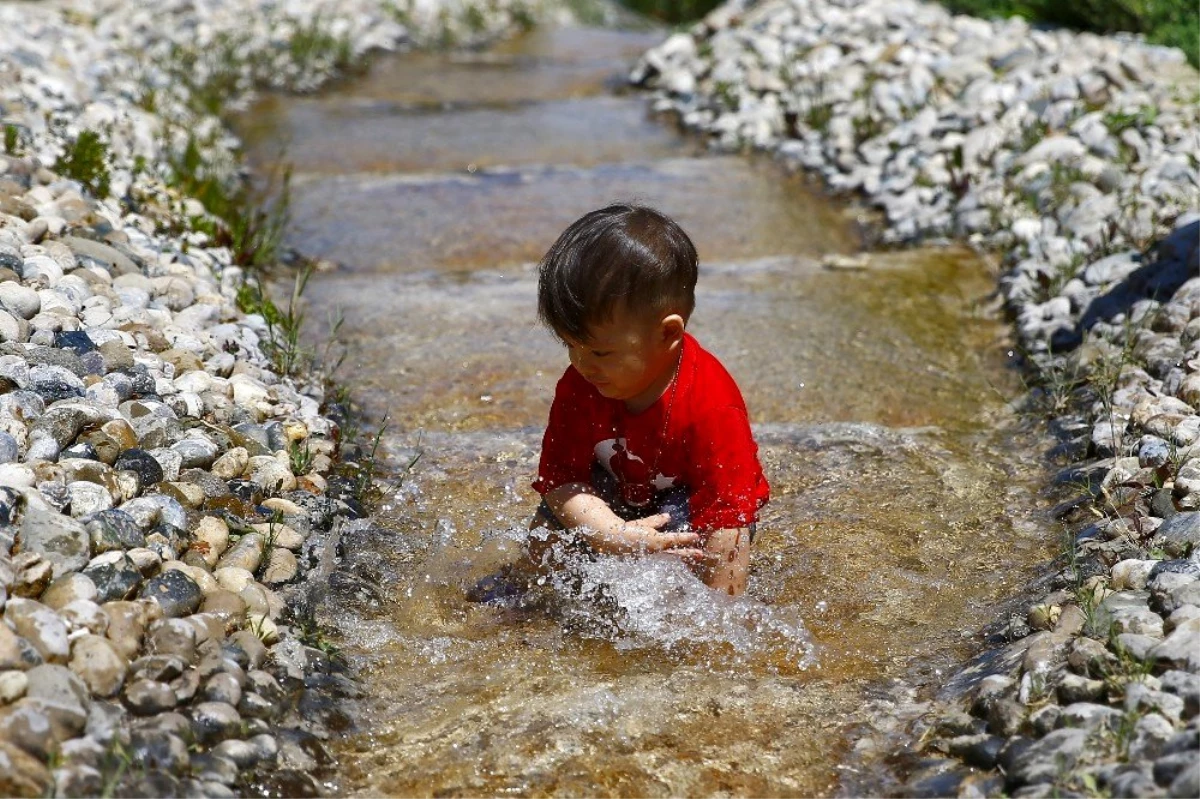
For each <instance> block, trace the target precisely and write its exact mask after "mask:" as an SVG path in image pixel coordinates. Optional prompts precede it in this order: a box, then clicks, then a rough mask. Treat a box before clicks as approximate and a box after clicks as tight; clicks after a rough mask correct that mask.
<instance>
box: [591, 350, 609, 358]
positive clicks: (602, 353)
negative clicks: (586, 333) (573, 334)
mask: <svg viewBox="0 0 1200 799" xmlns="http://www.w3.org/2000/svg"><path fill="white" fill-rule="evenodd" d="M592 355H595V356H596V357H597V358H604V357H607V356H609V355H612V350H592Z"/></svg>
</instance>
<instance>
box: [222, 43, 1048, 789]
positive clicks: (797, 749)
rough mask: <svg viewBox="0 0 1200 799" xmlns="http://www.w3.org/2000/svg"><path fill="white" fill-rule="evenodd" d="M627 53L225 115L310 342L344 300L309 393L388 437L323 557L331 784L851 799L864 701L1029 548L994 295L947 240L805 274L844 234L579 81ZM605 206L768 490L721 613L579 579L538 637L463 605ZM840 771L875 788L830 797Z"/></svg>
mask: <svg viewBox="0 0 1200 799" xmlns="http://www.w3.org/2000/svg"><path fill="white" fill-rule="evenodd" d="M654 39H655V37H654V36H653V35H647V34H643V33H623V32H620V31H611V30H610V31H598V30H593V29H578V28H575V29H572V28H565V29H552V30H543V31H539V32H537V33H534V34H530V35H529V36H526V37H523V38H521V39H519V40H517V41H514V42H510V43H506V44H505V45H503V46H501V47H499V48H498V49H497V50H495V51H493V52H490V53H488V54H485V55H481V56H473V57H470V58H461V57H457V56H453V55H446V54H443V55H428V54H425V55H408V56H395V57H387V58H382V59H380V60H379V61H377V62H376V63H375V64H374V65H373V67H372V68H371V70H370V73H369V74H368V75H366V76H365V77H364V78H363V79H362V80H360V81H358V82H352V83H348V84H345V85H343V86H341V87H339V88H338V90H337V92H336V93H335V94H331V95H329V96H323V97H315V98H267V99H265V100H264V101H263V103H262V104H261V105H260V106H259V107H257V108H256V109H253V110H251V111H250V112H249V114H248V115H247V116H246V117H245V118H244V119H243V120H242V122H241V126H242V130H243V132H244V133H245V134H246V136H247V140H248V142H249V143H250V145H251V147H252V152H251V155H252V158H257V159H258V161H259V163H262V162H263V160H264V159H265V158H266V156H263V155H259V154H261V153H267V152H270V151H271V150H272V148H274V147H275V146H276V144H277V143H278V142H280V141H289V142H291V145H290V148H291V149H290V152H291V155H292V158H293V160H294V162H295V166H296V176H297V178H296V204H295V222H294V225H293V228H292V230H291V232H290V234H289V235H290V237H291V241H290V243H291V244H292V245H293V246H296V247H297V248H299V249H300V250H302V251H304V252H306V253H307V254H310V255H317V256H322V257H325V258H329V259H332V260H335V261H337V262H338V263H340V264H341V265H342V266H341V268H340V269H338V270H336V271H333V272H331V273H328V274H322V275H319V276H317V277H314V278H313V281H312V283H311V284H310V288H309V291H310V299H311V302H312V305H313V308H312V309H311V313H310V316H311V317H313V318H321V317H323V316H324V315H325V313H326V312H330V311H333V310H334V309H336V308H341V309H342V311H343V313H344V314H345V323H344V325H343V326H342V328H341V331H340V335H341V337H342V339H343V341H344V342H345V344H346V345H347V346H349V347H350V351H351V356H350V358H348V360H347V362H346V367H345V371H344V372H343V375H342V379H343V380H345V381H346V382H347V383H348V384H349V385H350V386H351V387H352V388H353V390H354V394H355V396H356V398H357V399H358V400H359V401H360V403H361V405H362V407H363V409H364V412H365V414H366V416H367V417H368V419H373V420H376V421H378V420H379V419H380V418H382V416H383V415H384V414H385V413H389V414H390V418H391V419H392V426H390V427H389V429H388V432H387V434H386V436H385V437H384V440H383V444H384V450H385V452H386V456H387V458H388V460H389V462H390V463H391V464H392V465H393V466H394V467H395V469H396V470H397V471H395V473H394V474H395V476H394V479H393V480H392V481H391V482H390V484H389V486H390V487H389V491H388V493H387V496H386V498H385V500H384V502H383V504H382V506H381V508H380V509H379V511H378V513H377V514H376V515H375V516H374V517H373V518H372V519H370V520H366V521H364V522H360V523H357V524H356V525H354V526H352V527H351V528H349V529H347V530H346V531H345V533H344V535H343V539H342V546H341V551H342V553H343V555H344V559H343V562H342V564H341V566H340V568H339V570H338V572H337V573H336V574H335V575H334V577H333V579H332V580H331V584H330V589H329V592H328V595H327V597H326V601H325V602H324V604H323V606H322V608H321V616H322V618H323V620H324V621H325V622H326V623H327V624H328V625H329V626H330V627H331V628H332V629H333V630H336V631H338V632H339V634H340V638H341V640H340V641H339V644H340V646H341V647H342V648H343V650H344V651H345V652H346V653H347V655H348V657H349V659H350V662H351V663H352V665H353V666H354V667H355V668H356V669H357V671H358V673H359V674H360V675H361V677H362V679H363V681H364V685H365V689H366V697H365V698H364V699H361V700H357V701H356V703H355V706H354V707H353V708H352V710H353V714H354V716H355V718H356V719H357V724H356V726H355V728H354V730H353V731H352V732H350V733H348V734H347V735H345V736H344V737H343V738H342V739H341V740H339V741H338V742H337V745H336V748H337V753H338V756H339V760H340V763H341V772H340V775H339V779H340V784H339V787H340V790H341V791H342V792H344V793H348V794H355V795H378V794H391V795H405V796H407V795H501V794H512V795H522V796H524V795H530V796H542V795H562V794H568V795H638V796H659V795H661V796H679V795H689V796H699V795H714V794H716V795H739V796H762V795H772V796H784V795H793V796H811V795H829V794H834V793H837V792H838V791H839V790H842V791H845V790H847V788H845V786H846V785H847V784H853V785H859V786H861V785H884V784H886V783H887V780H886V777H885V776H883V775H882V770H883V769H884V766H883V765H882V764H872V763H871V762H870V761H869V758H867V759H864V757H863V752H864V751H866V749H868V748H869V747H867V746H866V744H864V740H866V738H865V737H864V736H866V737H869V736H871V735H873V734H876V733H877V734H879V735H888V734H891V733H893V732H895V730H894V726H895V725H894V723H893V722H892V721H890V720H889V719H888V718H886V717H883V716H879V715H876V714H875V713H874V711H873V710H872V708H878V707H881V706H882V705H880V704H879V703H877V702H874V701H873V700H874V698H877V697H879V696H899V695H901V694H906V693H907V694H911V693H912V692H914V691H919V690H922V689H927V688H930V687H932V686H935V685H936V684H937V683H938V682H939V681H940V678H941V677H940V675H941V674H942V673H943V671H944V670H945V669H947V668H949V667H950V666H951V665H952V664H954V663H956V662H958V661H959V660H961V659H963V658H965V657H967V656H968V655H970V654H971V653H972V652H973V651H974V650H975V649H976V648H977V647H978V645H979V639H978V630H980V629H981V628H982V627H983V625H984V624H985V623H987V622H988V621H989V616H990V613H991V612H993V611H992V608H994V606H995V603H996V602H997V601H998V600H999V599H1001V598H1003V597H1005V596H1007V595H1009V594H1011V593H1013V592H1014V591H1016V590H1017V588H1018V587H1019V584H1018V580H1019V579H1020V575H1021V574H1023V573H1027V570H1028V568H1029V565H1030V564H1032V563H1035V562H1037V561H1039V560H1040V559H1042V558H1043V557H1044V556H1045V555H1046V554H1047V552H1046V545H1045V543H1044V542H1043V540H1042V535H1041V531H1040V529H1039V527H1038V524H1037V523H1036V518H1034V517H1033V516H1031V515H1030V511H1029V510H1028V509H1030V508H1033V507H1034V506H1035V505H1036V499H1035V496H1034V493H1035V491H1036V486H1037V485H1039V482H1040V481H1039V475H1038V474H1035V473H1033V472H1035V471H1036V469H1034V468H1031V467H1030V466H1029V464H1031V463H1036V462H1037V456H1036V454H1035V446H1036V442H1030V441H1027V440H1026V439H1025V438H1024V437H1023V435H1022V434H1021V433H1020V432H1019V429H1018V425H1017V424H1016V423H1015V420H1014V419H1013V418H1012V417H1011V415H1010V412H1009V409H1008V405H1007V403H1006V398H1009V397H1012V396H1014V395H1015V393H1016V392H1017V391H1018V390H1019V387H1018V386H1017V385H1015V384H1014V378H1013V376H1012V375H1011V374H1010V373H1009V372H1008V371H1007V370H1006V368H1005V360H1004V357H1003V348H1004V336H1005V327H1004V325H1003V324H1002V323H1001V322H1000V321H998V320H996V319H994V318H993V317H992V315H990V314H988V313H987V312H985V311H984V310H982V308H983V307H984V305H983V303H984V298H985V297H986V296H987V295H988V293H989V292H990V291H991V289H992V285H993V276H992V275H990V274H989V273H988V271H987V269H986V268H985V266H984V265H983V264H981V263H980V262H979V261H978V260H977V259H976V258H975V257H974V256H973V255H972V254H971V253H969V252H966V251H962V250H954V249H922V250H913V251H906V252H902V253H888V252H879V253H872V254H870V256H869V258H867V259H866V262H865V263H864V264H863V268H862V269H861V270H858V271H831V270H829V269H825V268H823V267H822V266H821V263H822V257H823V256H825V255H828V254H838V253H840V254H845V253H849V252H853V251H854V249H855V247H856V239H855V235H854V231H853V225H852V223H851V222H850V221H849V217H848V214H847V213H846V212H845V210H844V209H841V208H839V207H837V206H836V205H834V204H832V203H830V202H829V201H827V200H826V199H823V198H821V197H820V196H818V195H816V194H814V193H813V192H812V191H811V189H810V188H809V187H808V186H807V185H806V184H805V182H804V181H803V180H800V179H798V178H796V177H795V176H789V175H787V174H785V173H784V172H783V171H782V170H781V169H780V168H778V167H777V165H775V164H773V163H771V162H770V161H768V160H766V159H760V158H744V157H734V156H716V155H704V154H703V153H701V152H700V151H699V148H698V146H697V144H696V142H694V141H691V140H687V139H684V138H682V137H679V136H677V135H676V134H675V133H673V132H672V131H671V130H669V129H668V128H667V127H665V126H662V125H659V124H657V123H654V122H653V121H652V120H651V119H650V118H649V117H648V116H647V113H646V109H645V103H644V100H643V99H641V98H638V97H621V96H618V95H614V94H613V93H612V92H610V91H608V90H607V89H606V87H607V86H611V85H612V83H613V76H614V75H618V74H619V73H620V71H621V70H622V69H623V68H626V67H627V65H628V63H629V61H630V59H632V58H633V57H634V56H636V55H637V54H638V53H639V52H640V51H641V50H642V49H643V48H645V47H646V46H648V45H649V44H651V43H653V41H654ZM621 197H625V198H629V197H637V198H640V199H643V200H646V201H648V202H651V203H653V204H656V205H658V206H659V207H661V208H662V209H663V210H665V211H667V212H668V213H671V214H672V215H674V216H676V217H677V218H679V219H680V220H681V222H682V223H683V225H684V227H685V228H687V229H688V230H689V231H690V232H692V234H693V236H694V238H695V239H696V243H697V246H698V249H699V251H700V253H701V260H702V275H701V282H700V289H699V292H698V300H697V311H696V313H695V315H694V317H693V319H692V321H691V323H690V329H692V330H693V331H694V332H695V334H696V335H697V337H698V338H699V339H700V340H701V341H702V342H703V343H704V344H705V345H706V346H707V347H708V348H710V349H711V350H712V351H713V352H714V353H715V354H717V355H718V357H720V358H721V359H722V361H723V362H724V363H725V364H726V365H727V366H728V367H729V369H730V371H731V372H732V373H733V375H734V377H735V378H736V379H737V380H738V381H739V383H740V385H741V387H742V389H743V392H744V394H745V396H746V400H747V404H748V406H749V408H750V410H751V416H752V419H753V421H754V422H755V431H756V435H757V438H758V441H759V444H760V454H761V457H762V460H763V463H764V467H765V469H766V472H767V474H768V477H769V479H770V481H771V484H772V501H771V503H770V504H769V505H768V506H767V508H766V509H765V512H764V516H763V518H762V524H761V531H760V537H759V540H758V541H757V542H756V544H755V554H754V564H753V573H752V576H751V583H750V590H749V594H748V596H747V597H744V598H741V599H736V600H734V599H729V598H728V597H724V596H716V595H713V594H711V593H710V592H708V591H707V589H704V588H703V587H702V586H700V585H699V584H698V583H696V581H695V580H693V579H692V578H691V577H690V576H689V575H687V574H686V573H685V572H684V571H683V570H682V569H681V568H680V567H678V565H677V564H674V563H672V562H670V561H664V560H657V559H650V560H647V561H641V562H630V561H624V560H613V559H601V560H598V561H595V562H587V563H581V564H579V569H578V571H577V572H576V573H575V575H574V580H573V581H571V582H569V583H568V582H561V583H558V584H549V585H546V586H544V587H543V594H544V596H543V599H544V602H543V603H542V605H540V606H539V607H538V608H537V609H535V610H530V609H524V610H522V609H513V608H497V607H489V606H478V605H473V604H470V603H467V602H465V601H464V599H463V590H464V588H465V587H466V586H468V585H471V584H472V583H473V582H474V581H475V580H477V579H478V578H480V577H481V576H483V575H485V574H487V573H489V572H490V571H491V570H492V569H494V568H496V567H497V566H499V565H500V564H502V563H504V562H506V561H507V560H508V559H510V558H511V557H512V556H513V554H514V553H515V551H516V549H517V547H518V546H519V544H520V541H521V538H522V536H523V535H524V533H523V530H524V528H525V524H526V522H527V519H528V517H529V515H530V513H531V511H532V509H533V507H534V504H535V496H534V494H533V492H532V491H531V489H530V488H529V481H530V479H531V477H532V475H533V472H534V470H535V468H536V463H537V456H538V449H539V445H540V435H541V427H542V425H543V424H544V422H545V418H546V414H547V411H548V408H549V401H550V398H551V396H552V392H553V386H554V383H555V381H556V379H557V377H558V376H559V375H560V374H561V372H562V369H563V368H564V366H565V358H564V354H563V352H562V351H561V348H560V347H559V346H558V345H557V344H556V343H555V342H554V341H553V339H552V338H551V337H550V336H549V335H548V334H546V333H545V331H543V330H541V329H540V328H539V327H538V326H537V324H536V322H535V320H534V310H533V309H534V290H535V282H536V279H535V272H534V266H533V265H534V263H535V262H536V260H537V259H538V258H539V257H540V256H541V254H542V253H543V252H544V250H545V249H546V248H547V247H548V246H549V244H550V242H551V241H552V240H553V239H554V237H555V236H556V235H557V233H558V232H559V231H560V230H561V229H562V228H563V227H564V226H565V225H567V224H568V223H569V222H570V221H572V220H573V219H575V218H576V217H578V216H579V215H580V214H582V213H584V212H586V211H588V210H591V209H592V208H595V207H598V206H599V205H601V204H603V203H605V202H608V201H610V200H612V199H614V198H621ZM418 452H420V453H422V457H421V459H420V461H419V464H418V465H417V467H416V468H415V469H414V470H413V471H412V473H411V474H407V475H403V476H401V475H400V474H399V471H398V470H399V468H400V467H401V466H402V465H403V464H406V463H408V462H409V461H410V460H411V459H412V458H413V456H414V455H415V454H416V453H418ZM997 564H1003V566H1004V567H1003V568H997ZM580 591H582V593H583V597H582V598H581V596H580ZM597 596H599V597H600V598H599V599H596V597H597ZM852 754H854V755H855V759H854V760H853V763H854V764H855V765H853V766H852V765H848V764H849V763H851V755H852ZM864 767H865V768H868V769H870V768H878V769H880V776H877V777H872V776H870V775H866V776H863V775H862V774H857V775H855V776H854V777H853V779H847V777H848V774H849V770H851V769H856V770H858V769H862V768H864ZM839 786H841V787H839Z"/></svg>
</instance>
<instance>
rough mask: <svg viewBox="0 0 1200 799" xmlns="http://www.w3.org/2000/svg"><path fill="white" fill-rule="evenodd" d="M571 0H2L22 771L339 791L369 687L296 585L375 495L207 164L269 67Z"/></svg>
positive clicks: (8, 620)
mask: <svg viewBox="0 0 1200 799" xmlns="http://www.w3.org/2000/svg"><path fill="white" fill-rule="evenodd" d="M398 9H399V10H398ZM543 11H544V9H543V7H542V6H541V5H540V4H529V3H521V2H493V1H492V0H489V1H488V2H485V3H475V2H471V1H470V0H468V1H467V2H439V1H438V0H430V1H429V2H421V3H408V4H405V3H403V2H402V3H399V4H396V3H383V2H371V1H370V0H342V1H324V0H304V1H303V2H288V3H275V2H269V1H266V0H211V1H209V2H203V3H193V2H165V3H155V4H153V6H152V7H147V6H145V5H144V4H141V3H134V2H117V1H116V0H90V1H89V0H78V1H77V2H19V3H9V2H0V31H3V35H2V36H0V128H3V134H4V141H3V146H4V149H3V152H0V613H2V615H3V623H0V795H5V796H45V795H55V796H98V795H102V794H103V795H117V796H174V795H181V796H184V795H186V796H233V795H237V794H238V793H240V792H246V791H255V790H260V791H262V790H265V791H269V792H271V793H273V794H274V795H293V796H294V795H315V794H316V792H317V790H318V787H319V786H318V783H317V781H316V779H314V776H313V774H314V773H315V771H316V770H317V768H318V766H321V765H323V763H322V759H323V749H322V747H321V744H320V740H321V739H322V738H324V737H326V736H327V735H328V732H329V727H330V726H331V725H332V722H333V721H334V720H335V717H334V716H332V715H331V713H330V712H329V708H330V707H331V706H332V703H331V697H333V696H336V695H337V694H338V692H339V691H341V692H345V691H353V690H355V688H354V685H353V684H352V682H351V681H350V680H348V679H347V678H346V677H345V676H344V675H342V674H340V673H339V671H338V669H337V668H336V664H335V662H334V661H332V660H331V658H330V657H329V656H328V655H327V652H326V651H324V649H323V648H322V646H321V644H322V639H321V635H320V631H319V630H313V629H312V628H310V627H306V626H305V625H304V624H303V621H304V619H303V614H302V613H301V612H299V611H298V609H299V608H302V607H303V600H304V598H305V596H306V594H307V590H308V588H309V585H307V584H306V581H307V582H308V583H312V584H319V583H318V581H315V580H312V579H309V578H311V577H312V576H313V575H314V574H317V575H318V576H319V572H320V568H319V567H320V565H321V564H322V562H323V558H329V557H332V550H333V548H334V542H335V541H336V536H337V531H338V525H339V522H340V520H342V519H344V518H346V517H348V516H353V515H356V514H357V513H359V512H361V508H360V507H359V506H358V505H357V495H356V492H355V485H354V480H353V479H349V478H347V477H346V476H345V475H344V474H342V473H340V472H339V471H338V469H337V463H338V459H339V454H340V453H339V433H340V431H339V424H338V421H337V419H338V414H337V413H335V412H334V411H333V410H331V409H330V408H329V407H328V406H327V405H326V404H325V396H324V388H323V383H322V380H321V379H320V376H319V375H318V374H315V373H309V374H304V373H298V374H289V372H291V371H293V370H291V369H289V368H287V367H286V366H283V365H281V364H282V363H286V361H284V362H281V360H280V358H279V357H278V356H279V354H280V352H281V347H285V346H286V342H283V341H280V340H279V339H278V327H275V328H271V327H269V326H268V325H267V322H266V321H265V320H264V317H263V315H262V314H260V313H253V312H247V309H246V308H244V297H243V298H242V299H243V302H242V303H241V304H239V290H240V289H242V288H243V287H244V286H245V285H246V284H245V278H246V274H245V271H244V270H243V269H241V268H239V267H238V266H237V265H235V262H234V258H235V255H234V253H233V252H231V249H230V248H229V247H228V246H222V245H223V242H221V241H219V240H218V239H217V237H218V236H219V235H220V231H221V226H220V223H218V222H217V220H216V219H215V218H214V217H212V216H210V215H209V211H211V210H213V209H206V208H205V206H204V205H203V204H201V203H200V202H199V201H198V200H197V199H195V198H193V197H190V196H188V195H187V194H186V193H185V192H184V191H183V189H182V183H183V182H184V181H183V178H184V177H185V175H183V174H182V171H184V170H193V172H194V174H190V175H188V176H186V177H190V178H197V177H199V178H201V180H198V181H193V185H195V184H196V183H202V182H203V180H202V179H207V178H209V177H215V178H217V179H221V178H229V177H231V176H233V175H235V174H236V170H237V163H238V162H237V151H236V141H235V140H234V139H233V138H232V137H231V136H230V135H229V134H228V133H227V131H226V130H225V129H224V127H223V126H222V123H221V121H220V120H219V119H218V117H216V116H214V115H213V113H212V112H215V111H218V110H220V111H227V110H229V109H230V108H234V107H236V106H237V104H238V103H240V102H243V101H245V99H246V98H247V97H248V95H249V93H250V92H251V91H253V90H255V89H262V88H278V89H288V90H309V89H313V88H316V87H317V86H320V85H321V84H323V83H324V82H325V81H327V80H328V79H330V78H331V77H333V76H334V75H336V74H337V72H338V70H339V69H340V68H342V67H345V66H347V65H351V64H354V63H355V62H357V61H359V60H361V58H362V57H363V56H364V54H365V53H366V52H367V51H369V50H372V49H377V48H383V49H395V48H400V47H405V46H409V45H412V44H414V43H416V44H420V43H421V42H424V41H436V42H438V43H441V44H446V43H456V42H464V41H469V40H473V39H479V38H482V37H487V36H492V35H497V34H500V33H502V32H504V31H507V30H510V29H513V28H514V27H517V26H522V25H527V24H530V23H531V22H532V21H534V20H535V19H536V18H538V15H540V14H542V13H543ZM189 140H190V141H191V142H192V143H193V144H194V145H195V146H194V147H193V148H192V152H191V154H190V156H189V158H190V159H191V163H190V165H188V164H185V163H184V161H185V160H186V159H181V153H184V152H185V151H186V149H187V144H188V142H189ZM181 164H183V166H181ZM243 210H246V211H249V210H250V209H243ZM260 307H261V306H260ZM248 310H251V311H253V310H255V309H254V308H251V309H248ZM293 354H294V353H293ZM289 360H291V359H290V358H289ZM342 418H343V419H344V417H342ZM256 786H257V787H256ZM272 786H273V787H272Z"/></svg>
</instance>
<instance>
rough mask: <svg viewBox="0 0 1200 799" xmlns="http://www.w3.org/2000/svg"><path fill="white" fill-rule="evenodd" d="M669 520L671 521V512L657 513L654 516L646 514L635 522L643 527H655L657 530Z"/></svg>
mask: <svg viewBox="0 0 1200 799" xmlns="http://www.w3.org/2000/svg"><path fill="white" fill-rule="evenodd" d="M669 521H671V514H669V513H656V514H654V515H653V516H644V517H642V518H641V519H638V520H637V521H636V522H634V524H639V525H641V526H643V527H653V528H654V529H655V530H657V529H658V528H659V527H662V526H663V525H664V524H666V523H667V522H669Z"/></svg>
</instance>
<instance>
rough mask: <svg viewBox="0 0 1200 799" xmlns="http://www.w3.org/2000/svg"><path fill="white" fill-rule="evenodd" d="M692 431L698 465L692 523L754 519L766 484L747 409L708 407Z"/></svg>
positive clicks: (712, 526)
mask: <svg viewBox="0 0 1200 799" xmlns="http://www.w3.org/2000/svg"><path fill="white" fill-rule="evenodd" d="M691 434H692V444H691V458H692V463H693V464H694V466H695V469H696V473H695V474H694V476H693V478H692V483H693V486H694V488H693V491H692V494H691V499H690V501H689V509H690V511H691V523H692V527H693V528H695V529H696V530H700V531H707V530H723V529H730V528H734V527H745V526H747V525H749V524H753V523H754V522H755V521H756V520H757V517H758V510H759V508H761V507H762V506H763V505H765V504H766V502H767V499H768V497H769V487H768V486H767V480H766V478H765V477H764V476H763V472H762V467H761V466H760V465H759V462H758V445H757V444H756V443H755V442H754V436H753V434H752V433H751V432H750V419H749V417H748V416H747V415H746V411H745V409H744V408H739V407H736V406H726V407H721V408H715V409H713V410H710V411H709V412H708V413H706V414H704V415H703V416H701V417H699V418H698V419H697V420H696V422H695V423H694V425H693V428H692V431H691Z"/></svg>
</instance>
